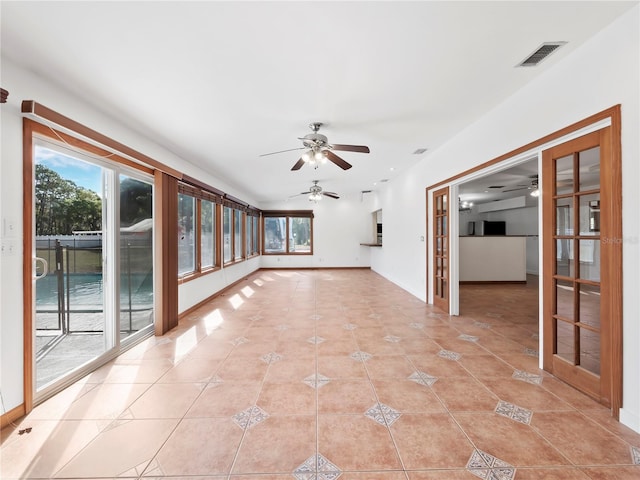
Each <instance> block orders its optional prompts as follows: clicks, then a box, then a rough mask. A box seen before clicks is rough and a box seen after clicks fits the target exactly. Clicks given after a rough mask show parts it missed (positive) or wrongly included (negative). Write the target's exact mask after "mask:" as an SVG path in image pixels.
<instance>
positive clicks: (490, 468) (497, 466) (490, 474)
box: [467, 450, 516, 480]
mask: <svg viewBox="0 0 640 480" xmlns="http://www.w3.org/2000/svg"><path fill="white" fill-rule="evenodd" d="M467 470H468V471H469V473H472V474H473V475H475V476H476V477H479V478H483V479H486V480H513V478H514V477H515V475H516V469H515V468H514V467H513V466H512V465H509V464H508V463H507V462H503V461H502V460H500V459H499V458H496V457H494V456H493V455H489V454H488V453H486V452H483V451H482V450H474V451H473V453H472V454H471V458H469V462H467Z"/></svg>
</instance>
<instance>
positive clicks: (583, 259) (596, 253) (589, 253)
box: [579, 240, 600, 282]
mask: <svg viewBox="0 0 640 480" xmlns="http://www.w3.org/2000/svg"><path fill="white" fill-rule="evenodd" d="M579 245H580V278H581V279H583V280H591V281H593V282H599V281H600V240H580V241H579Z"/></svg>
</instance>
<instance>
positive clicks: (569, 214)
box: [556, 198, 573, 236]
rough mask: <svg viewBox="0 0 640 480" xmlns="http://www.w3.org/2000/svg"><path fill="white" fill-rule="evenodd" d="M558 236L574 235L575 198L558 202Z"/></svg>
mask: <svg viewBox="0 0 640 480" xmlns="http://www.w3.org/2000/svg"><path fill="white" fill-rule="evenodd" d="M556 235H563V236H565V235H573V198H559V199H558V200H556Z"/></svg>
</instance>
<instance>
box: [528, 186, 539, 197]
mask: <svg viewBox="0 0 640 480" xmlns="http://www.w3.org/2000/svg"><path fill="white" fill-rule="evenodd" d="M529 195H531V196H532V197H539V196H540V190H538V188H536V189H534V190H533V191H532V192H531V193H530V194H529Z"/></svg>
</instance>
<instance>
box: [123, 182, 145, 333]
mask: <svg viewBox="0 0 640 480" xmlns="http://www.w3.org/2000/svg"><path fill="white" fill-rule="evenodd" d="M119 187H120V255H119V256H120V338H121V339H124V338H126V337H128V336H130V335H133V334H134V333H136V332H139V331H140V330H142V329H144V328H145V327H148V326H150V325H152V324H153V185H151V184H150V183H148V182H145V181H142V180H139V179H137V178H132V177H129V176H127V175H120V181H119Z"/></svg>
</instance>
